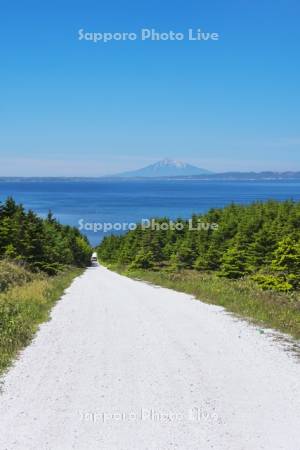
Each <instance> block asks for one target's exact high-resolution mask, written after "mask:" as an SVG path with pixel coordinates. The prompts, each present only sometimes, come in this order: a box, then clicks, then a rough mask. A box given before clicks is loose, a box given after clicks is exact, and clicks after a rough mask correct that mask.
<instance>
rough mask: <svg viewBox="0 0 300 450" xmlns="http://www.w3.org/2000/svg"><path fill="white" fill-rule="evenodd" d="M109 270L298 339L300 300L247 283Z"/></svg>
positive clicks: (196, 274) (198, 274)
mask: <svg viewBox="0 0 300 450" xmlns="http://www.w3.org/2000/svg"><path fill="white" fill-rule="evenodd" d="M111 269H112V270H116V271H118V272H119V273H122V274H124V275H127V276H130V277H132V278H138V279H142V280H145V281H149V282H151V283H153V284H156V285H160V286H164V287H167V288H171V289H175V290H177V291H180V292H186V293H188V294H192V295H194V296H195V297H196V298H197V299H201V300H202V301H203V302H206V303H211V304H215V305H220V306H223V307H225V308H226V309H227V310H228V311H231V312H233V313H235V314H237V315H238V316H240V317H243V318H246V319H248V320H250V321H252V322H255V323H257V324H259V325H260V326H265V327H271V328H274V329H276V330H279V331H282V332H284V333H288V334H290V335H292V336H293V337H295V338H296V339H299V338H300V297H299V293H298V294H295V293H294V294H283V293H278V292H274V291H263V290H262V289H261V288H259V287H258V286H257V285H256V284H255V283H254V282H252V281H251V280H249V279H242V280H238V281H232V280H228V279H224V278H220V277H218V276H216V275H215V274H211V273H202V272H197V271H193V270H186V271H180V272H175V273H171V272H167V271H163V270H160V271H153V270H136V271H128V270H127V269H126V268H124V267H117V266H111Z"/></svg>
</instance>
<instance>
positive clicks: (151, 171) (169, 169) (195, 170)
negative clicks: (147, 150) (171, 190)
mask: <svg viewBox="0 0 300 450" xmlns="http://www.w3.org/2000/svg"><path fill="white" fill-rule="evenodd" d="M211 173H212V172H210V171H209V170H206V169H201V168H200V167H196V166H192V165H191V164H187V163H184V162H181V161H174V160H172V159H163V160H162V161H158V162H157V163H155V164H151V165H150V166H147V167H143V168H142V169H138V170H133V171H131V172H124V173H120V174H118V175H117V176H118V177H126V178H135V177H156V178H159V177H178V176H193V175H209V174H211Z"/></svg>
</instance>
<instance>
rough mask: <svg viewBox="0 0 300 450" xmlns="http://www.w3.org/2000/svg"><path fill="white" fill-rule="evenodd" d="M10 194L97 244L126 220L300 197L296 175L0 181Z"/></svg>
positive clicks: (0, 197)
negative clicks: (279, 177) (249, 178)
mask: <svg viewBox="0 0 300 450" xmlns="http://www.w3.org/2000/svg"><path fill="white" fill-rule="evenodd" d="M9 196H11V197H13V198H14V199H15V200H16V201H17V202H18V203H22V204H23V206H24V207H25V208H26V210H29V209H31V210H33V211H34V212H36V213H37V214H38V215H40V216H41V217H45V216H46V215H47V214H48V212H49V211H52V213H53V215H54V216H55V217H56V218H57V219H58V220H59V221H60V222H61V223H63V224H68V225H72V226H75V227H77V228H79V229H80V230H81V231H82V232H83V233H84V234H85V235H86V236H87V237H88V239H89V241H90V243H91V244H92V245H93V246H96V245H97V244H99V243H100V242H101V240H102V239H103V237H104V236H107V235H109V234H111V233H114V234H120V233H122V232H126V230H127V229H128V227H129V225H126V224H136V223H139V222H141V221H142V220H146V219H149V218H157V217H168V218H170V219H172V220H174V219H177V218H183V219H188V218H189V217H191V215H192V214H194V213H203V212H206V211H208V210H209V209H210V208H214V207H223V206H225V205H228V204H229V203H232V202H235V203H239V204H249V203H251V202H254V201H258V200H261V201H262V200H268V199H276V200H286V199H293V200H299V201H300V180H299V181H290V180H276V181H274V180H263V181H257V180H253V181H231V180H224V181H216V180H187V179H182V180H179V179H160V180H154V179H118V180H117V179H102V180H97V181H90V180H89V181H85V180H83V181H70V180H66V181H43V180H41V181H24V180H22V181H9V182H8V181H4V182H2V181H1V182H0V201H1V202H3V201H4V200H5V199H6V198H7V197H9ZM130 226H132V225H130Z"/></svg>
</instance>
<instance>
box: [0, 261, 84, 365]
mask: <svg viewBox="0 0 300 450" xmlns="http://www.w3.org/2000/svg"><path fill="white" fill-rule="evenodd" d="M3 267H4V266H2V269H3ZM11 268H12V267H10V269H11ZM0 269H1V265H0ZM5 269H7V266H6V267H5ZM15 269H16V271H20V273H19V274H21V280H20V278H18V276H17V275H16V277H15V279H14V280H13V281H11V275H9V276H8V279H9V282H5V283H3V284H2V286H4V284H5V285H6V289H5V290H4V289H2V290H1V292H0V374H1V373H3V372H4V371H5V370H6V369H7V368H8V367H9V365H10V364H11V362H12V361H13V359H14V358H15V357H16V355H17V354H18V352H19V351H20V350H21V349H22V348H24V347H25V346H26V345H28V344H29V343H30V341H31V340H32V338H33V336H34V334H35V333H36V331H37V330H38V327H39V324H40V323H42V322H44V321H46V320H48V319H49V313H50V310H51V308H52V306H53V305H54V304H55V302H56V301H57V300H58V299H59V298H60V297H61V295H62V294H63V292H64V290H65V289H66V288H67V287H68V286H69V285H70V283H71V281H72V280H73V279H74V278H75V277H76V276H78V275H80V274H81V273H82V272H83V269H77V268H70V269H68V270H66V271H65V272H62V273H60V274H58V275H56V276H53V277H49V276H46V275H41V274H32V273H30V272H28V273H27V274H26V273H25V272H26V269H22V268H20V267H18V266H16V267H15ZM8 272H9V271H8ZM1 276H2V280H5V279H6V278H5V274H4V272H3V270H2V273H1V270H0V280H1ZM27 277H28V280H27ZM24 280H25V281H24Z"/></svg>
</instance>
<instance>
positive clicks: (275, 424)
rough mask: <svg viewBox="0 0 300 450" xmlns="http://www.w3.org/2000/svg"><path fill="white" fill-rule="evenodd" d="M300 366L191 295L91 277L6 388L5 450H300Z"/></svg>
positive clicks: (1, 400) (104, 274)
mask: <svg viewBox="0 0 300 450" xmlns="http://www.w3.org/2000/svg"><path fill="white" fill-rule="evenodd" d="M299 399H300V364H299V363H298V362H297V359H296V358H295V356H293V355H292V354H291V353H289V352H287V351H284V350H283V348H282V345H280V343H278V342H276V341H274V339H272V338H271V337H270V335H268V334H261V333H260V332H259V330H258V329H257V328H256V327H254V326H250V325H248V324H247V323H245V322H243V321H239V320H237V319H235V318H233V317H231V316H230V315H228V314H226V312H224V311H223V310H222V309H221V308H218V307H215V306H210V305H206V304H203V303H201V302H200V301H197V300H193V299H192V298H191V297H190V296H188V295H185V294H180V293H177V292H174V291H171V290H168V289H162V288H157V287H153V286H150V285H147V284H145V283H142V282H137V281H133V280H130V279H128V278H125V277H122V276H120V275H118V274H115V273H113V272H110V271H109V270H107V269H105V268H103V267H95V268H90V269H88V270H87V271H86V272H85V273H84V275H82V276H81V277H79V278H78V279H76V280H75V281H74V283H73V284H72V286H71V287H70V288H69V289H68V290H67V291H66V294H65V295H64V296H63V298H62V299H61V301H59V302H58V303H57V305H56V306H55V308H54V309H53V312H52V320H51V321H49V322H47V323H46V324H43V325H42V326H41V329H40V331H39V333H38V334H37V336H36V338H35V340H34V341H33V343H32V345H30V346H29V347H28V348H27V349H26V350H25V351H24V352H23V353H22V354H21V356H20V358H19V359H18V361H17V362H16V363H15V365H14V367H13V368H12V369H11V370H10V371H9V373H8V374H7V375H6V377H5V379H4V384H3V392H2V395H1V396H0V415H1V419H0V449H1V450H5V449H7V450H70V449H78V450H97V449H101V450H115V449H116V450H146V449H149V450H150V449H151V450H178V449H180V450H202V449H203V450H209V449H215V450H216V449H217V450H227V449H228V450H260V449H268V450H277V449H278V450H279V449H284V450H299V449H300V404H299V402H300V400H299Z"/></svg>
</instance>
